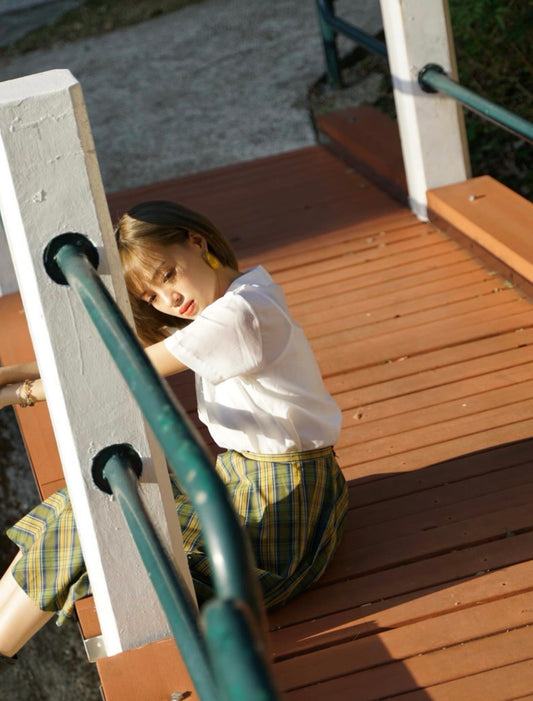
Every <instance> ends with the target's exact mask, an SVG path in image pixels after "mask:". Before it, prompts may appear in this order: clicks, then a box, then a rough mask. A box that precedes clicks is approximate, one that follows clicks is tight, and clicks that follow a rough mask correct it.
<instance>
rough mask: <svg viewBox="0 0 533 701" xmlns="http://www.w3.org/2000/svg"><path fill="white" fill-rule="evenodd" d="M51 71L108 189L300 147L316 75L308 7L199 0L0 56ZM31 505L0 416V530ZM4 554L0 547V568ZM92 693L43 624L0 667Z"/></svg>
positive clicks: (64, 693)
mask: <svg viewBox="0 0 533 701" xmlns="http://www.w3.org/2000/svg"><path fill="white" fill-rule="evenodd" d="M336 5H337V8H338V11H339V14H341V13H342V14H343V15H344V16H345V17H346V18H347V19H349V20H350V21H352V22H353V23H354V24H358V25H359V26H362V27H363V28H366V29H367V30H369V31H375V30H377V29H378V28H379V26H380V24H381V21H380V17H379V3H378V2H377V1H376V0H339V1H338V2H337V3H336ZM341 47H342V48H344V49H345V50H346V49H347V48H348V47H350V48H351V46H350V44H349V43H348V42H346V41H342V42H341ZM52 68H69V69H70V70H71V71H72V73H73V74H74V75H75V76H76V78H77V79H78V80H79V81H80V82H81V85H82V88H83V91H84V95H85V101H86V104H87V109H88V113H89V118H90V121H91V125H92V129H93V134H94V139H95V143H96V148H97V152H98V157H99V161H100V167H101V171H102V176H103V180H104V185H105V187H106V189H107V190H108V191H110V192H112V191H116V190H121V189H123V188H126V187H131V186H135V185H141V184H145V183H149V182H156V181H158V180H163V179H166V178H172V177H177V176H179V175H184V174H189V173H193V172H200V171H203V170H207V169H209V168H213V167H217V166H223V165H226V164H229V163H234V162H239V161H243V160H248V159H253V158H257V157H260V156H265V155H270V154H274V153H281V152H283V151H286V150H290V149H294V148H299V147H302V146H307V145H309V144H312V143H314V133H313V129H312V125H311V120H310V117H309V104H308V99H307V95H308V90H309V88H310V86H311V85H312V84H314V83H315V82H316V81H317V80H318V78H319V77H320V76H321V75H322V74H323V71H324V64H323V55H322V46H321V42H320V37H319V32H318V24H317V19H316V16H315V4H314V2H313V1H312V0H272V2H269V3H259V2H249V1H248V0H206V1H205V2H204V3H201V4H199V5H192V6H190V7H188V8H186V9H184V10H182V11H180V12H176V13H173V14H171V15H167V16H163V17H159V18H157V19H154V20H152V21H150V22H147V23H144V24H142V25H137V26H134V27H130V28H127V29H122V30H119V31H116V32H114V33H112V34H108V35H104V36H102V37H99V38H97V39H90V40H83V41H79V42H75V43H72V44H66V45H62V46H59V47H56V48H54V49H52V50H49V51H36V52H33V53H31V54H27V55H24V56H20V57H17V58H13V59H10V60H6V59H0V78H1V79H2V80H8V79H11V78H16V77H20V76H23V75H28V74H30V73H36V72H41V71H44V70H48V69H52ZM378 79H379V78H378V77H377V76H375V75H374V76H373V75H370V76H368V77H365V78H364V79H362V80H361V81H359V82H358V83H357V84H354V85H353V86H351V88H350V89H349V90H346V91H343V93H342V94H339V95H338V96H337V100H338V104H339V105H340V106H346V105H347V104H355V103H356V102H357V101H359V100H362V99H365V97H369V96H370V97H372V95H373V93H374V91H375V89H376V86H377V80H378ZM329 103H330V104H331V100H329ZM29 411H31V410H30V409H29ZM36 500H37V491H36V489H35V486H34V483H33V479H32V477H31V475H30V471H29V467H28V465H27V461H26V457H25V454H24V450H23V447H22V443H21V440H20V436H19V434H18V429H17V427H16V424H15V421H14V419H13V413H12V411H11V410H10V409H4V410H2V411H1V412H0V503H1V505H2V508H1V511H0V514H1V517H0V518H1V524H0V525H1V527H2V530H3V529H4V528H5V526H6V525H8V524H11V523H12V522H13V521H14V520H16V519H17V518H18V517H20V516H21V515H23V514H24V513H25V512H26V511H27V510H28V509H29V508H30V507H31V506H32V505H33V504H34V503H35V502H36ZM13 554H14V551H13V548H12V546H11V544H10V543H9V541H8V540H7V538H5V537H3V536H2V537H1V538H0V565H1V566H2V569H4V568H5V567H6V566H7V564H8V562H9V561H10V560H11V558H12V556H13ZM98 686H99V685H98V677H97V675H96V670H95V668H94V666H92V665H90V664H89V663H88V662H87V661H86V658H85V653H84V651H83V647H82V643H81V640H80V636H79V633H78V630H77V627H76V626H75V625H70V626H66V627H64V628H62V629H57V628H56V627H55V626H54V624H53V623H51V624H49V625H48V626H46V627H45V628H44V629H43V630H42V631H41V632H40V633H39V634H37V635H36V636H35V638H34V639H33V640H32V641H30V643H28V645H26V646H25V648H24V649H23V651H22V653H21V659H20V661H19V664H17V665H15V666H12V667H0V699H2V701H4V700H5V701H19V700H20V701H22V700H24V701H26V700H27V699H36V700H43V701H47V700H48V699H54V701H71V699H74V698H75V699H78V701H97V700H98V699H100V694H99V691H98Z"/></svg>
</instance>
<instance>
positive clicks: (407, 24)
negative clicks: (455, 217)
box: [380, 0, 470, 219]
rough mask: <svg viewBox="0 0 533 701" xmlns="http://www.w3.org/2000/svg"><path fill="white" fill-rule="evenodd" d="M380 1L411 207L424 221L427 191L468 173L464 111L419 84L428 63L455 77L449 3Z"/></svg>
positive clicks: (458, 180)
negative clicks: (420, 75) (419, 75)
mask: <svg viewBox="0 0 533 701" xmlns="http://www.w3.org/2000/svg"><path fill="white" fill-rule="evenodd" d="M380 2H381V12H382V16H383V26H384V30H385V36H386V40H387V49H388V56H389V66H390V71H391V75H392V84H393V88H394V100H395V104H396V114H397V118H398V126H399V129H400V136H401V141H402V151H403V158H404V166H405V171H406V176H407V185H408V189H409V201H410V206H411V209H412V210H413V211H414V212H415V214H417V215H418V216H419V217H420V218H422V219H425V218H426V217H427V199H426V192H427V190H429V189H431V188H434V187H439V186H441V185H449V184H451V183H454V182H460V181H463V180H465V179H466V178H468V177H469V175H470V160H469V156H468V150H467V146H466V135H465V128H464V119H463V114H462V108H461V107H460V106H459V105H458V104H457V103H456V102H455V100H453V99H452V98H450V97H447V96H446V95H442V94H437V93H427V92H424V91H423V90H422V88H421V87H420V86H419V84H418V74H419V71H420V70H421V69H422V68H423V67H424V66H426V65H427V64H429V63H434V64H439V65H440V66H442V68H443V69H444V70H445V72H446V73H447V74H448V75H450V77H452V78H456V77H457V69H456V64H455V50H454V46H453V38H452V31H451V24H450V17H449V10H448V2H447V0H424V1H423V2H421V1H420V0H380Z"/></svg>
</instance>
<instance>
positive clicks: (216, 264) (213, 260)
mask: <svg viewBox="0 0 533 701" xmlns="http://www.w3.org/2000/svg"><path fill="white" fill-rule="evenodd" d="M202 258H203V259H204V260H205V262H206V263H207V265H208V266H209V267H210V268H212V269H213V270H217V269H218V268H220V265H221V263H220V261H219V259H218V258H217V257H216V256H214V255H213V254H212V253H211V251H204V252H203V253H202Z"/></svg>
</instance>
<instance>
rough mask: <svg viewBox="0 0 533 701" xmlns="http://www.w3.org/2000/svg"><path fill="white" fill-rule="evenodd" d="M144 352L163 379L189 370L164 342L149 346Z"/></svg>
mask: <svg viewBox="0 0 533 701" xmlns="http://www.w3.org/2000/svg"><path fill="white" fill-rule="evenodd" d="M144 350H145V351H146V354H147V355H148V357H149V358H150V360H151V361H152V365H153V366H154V367H155V369H156V370H157V372H158V373H159V374H160V375H162V376H163V377H168V376H169V375H175V374H176V373H178V372H183V370H187V369H188V368H187V366H186V365H184V364H183V363H181V362H180V361H179V360H178V359H177V358H176V357H174V356H173V355H172V353H171V352H170V351H169V350H168V349H167V347H166V346H165V344H164V342H163V341H160V342H159V343H154V344H153V345H152V346H148V347H147V348H145V349H144Z"/></svg>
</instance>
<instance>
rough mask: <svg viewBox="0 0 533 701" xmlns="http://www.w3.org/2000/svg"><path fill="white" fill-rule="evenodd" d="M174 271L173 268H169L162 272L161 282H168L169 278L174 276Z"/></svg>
mask: <svg viewBox="0 0 533 701" xmlns="http://www.w3.org/2000/svg"><path fill="white" fill-rule="evenodd" d="M175 272H176V269H175V268H170V269H169V270H166V271H165V272H164V273H163V282H168V281H169V280H171V279H172V278H173V277H174V274H175Z"/></svg>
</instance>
